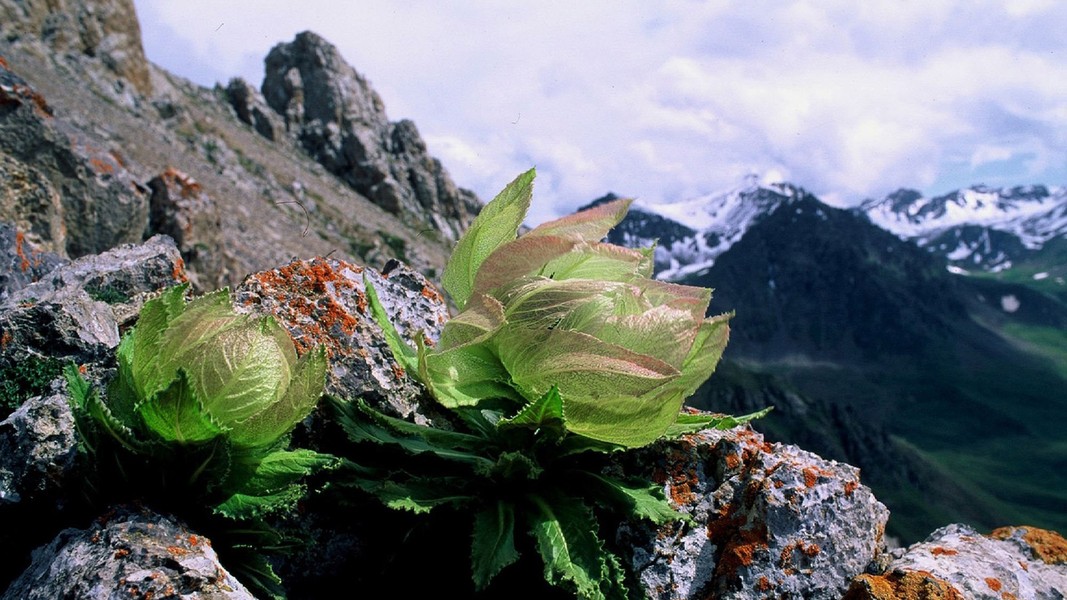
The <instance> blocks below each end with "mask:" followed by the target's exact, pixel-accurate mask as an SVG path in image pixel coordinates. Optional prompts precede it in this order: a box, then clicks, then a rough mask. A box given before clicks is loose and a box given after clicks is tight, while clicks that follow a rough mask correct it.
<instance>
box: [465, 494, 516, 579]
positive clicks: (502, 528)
mask: <svg viewBox="0 0 1067 600" xmlns="http://www.w3.org/2000/svg"><path fill="white" fill-rule="evenodd" d="M517 560H519V551H518V550H516V549H515V507H514V506H513V505H512V504H511V503H510V502H507V501H504V500H498V501H496V502H492V503H490V505H489V506H488V507H487V508H484V509H482V510H480V511H478V512H477V513H475V515H474V533H473V535H472V540H471V574H472V575H473V577H474V587H475V589H477V590H478V591H481V590H484V589H485V588H486V586H488V585H489V582H490V581H491V580H492V579H493V577H495V576H496V575H497V573H499V572H500V571H501V570H503V569H504V567H506V566H508V565H510V564H512V563H514V562H515V561H517Z"/></svg>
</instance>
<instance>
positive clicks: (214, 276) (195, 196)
mask: <svg viewBox="0 0 1067 600" xmlns="http://www.w3.org/2000/svg"><path fill="white" fill-rule="evenodd" d="M148 188H149V189H150V190H151V191H152V195H151V199H150V201H149V206H150V209H149V218H148V228H149V232H150V233H153V234H163V235H168V236H170V237H171V239H173V240H174V243H175V244H177V246H178V250H179V251H180V252H181V254H182V259H183V260H184V261H185V266H186V269H187V273H188V275H189V280H190V281H191V282H192V283H193V285H194V286H195V287H196V288H197V289H198V290H201V291H210V290H213V289H216V288H218V287H220V284H221V282H222V281H225V280H226V279H228V278H229V277H230V273H229V270H228V269H227V268H226V266H225V264H224V259H223V252H222V240H221V239H220V236H221V218H220V215H219V212H218V209H217V208H216V206H215V202H214V201H213V200H212V199H211V198H210V197H209V196H208V195H207V194H206V193H205V192H204V189H203V188H202V187H201V186H200V184H199V183H197V181H196V180H195V179H193V178H192V177H190V176H189V175H187V174H185V173H183V172H181V171H179V170H178V169H175V168H173V167H172V168H169V169H167V170H166V171H164V172H163V173H162V174H160V175H158V176H156V177H154V178H153V179H152V180H151V181H149V182H148ZM208 273H210V274H211V275H210V276H208V275H207V274H208Z"/></svg>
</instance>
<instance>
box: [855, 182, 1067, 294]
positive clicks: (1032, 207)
mask: <svg viewBox="0 0 1067 600" xmlns="http://www.w3.org/2000/svg"><path fill="white" fill-rule="evenodd" d="M856 210H857V211H858V212H860V213H862V214H865V215H866V216H867V217H868V218H869V219H870V220H871V222H872V223H874V224H876V225H878V226H879V227H881V228H883V229H885V230H887V231H891V232H893V233H894V234H896V235H898V236H900V237H901V238H902V239H907V240H912V241H914V242H915V243H916V244H918V245H919V246H921V247H923V248H926V249H928V250H930V251H931V252H934V253H935V254H938V255H940V256H944V257H945V258H946V259H947V260H948V261H949V264H951V265H953V266H954V267H957V268H959V269H963V270H967V271H970V270H981V271H989V272H993V273H996V272H999V271H1004V270H1006V269H1010V268H1011V267H1012V266H1013V265H1015V264H1018V263H1020V262H1023V261H1026V260H1027V259H1029V258H1032V257H1033V256H1034V255H1035V254H1037V253H1038V252H1039V251H1040V250H1041V249H1042V248H1043V247H1044V246H1045V244H1047V243H1048V242H1050V241H1052V240H1054V239H1056V238H1061V239H1062V238H1064V237H1065V236H1067V188H1062V187H1054V188H1049V187H1046V186H1043V185H1030V186H1018V187H1013V188H990V187H986V186H975V187H971V188H967V189H962V190H957V191H955V192H951V193H949V194H945V195H943V196H937V197H935V198H926V197H924V196H923V195H922V194H921V193H919V192H917V191H915V190H907V189H900V190H897V191H895V192H893V193H892V194H889V195H888V196H886V197H885V198H882V199H880V200H874V199H871V200H866V201H864V202H863V203H862V204H861V205H860V206H859V207H858V208H857V209H856ZM1062 275H1063V273H1062V272H1061V273H1059V274H1058V275H1057V276H1062Z"/></svg>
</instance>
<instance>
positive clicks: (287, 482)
mask: <svg viewBox="0 0 1067 600" xmlns="http://www.w3.org/2000/svg"><path fill="white" fill-rule="evenodd" d="M337 462H338V459H336V458H335V457H333V456H330V455H328V454H320V453H318V452H314V451H312V450H306V449H300V450H292V451H287V450H275V451H272V452H269V453H267V454H265V455H264V454H263V453H262V452H258V451H250V450H247V449H235V451H234V452H233V453H232V458H231V468H232V470H233V471H234V474H233V475H232V477H231V481H230V483H229V485H228V486H227V488H228V489H229V490H231V491H232V492H233V494H232V495H231V496H230V497H229V498H227V499H226V500H225V501H223V502H222V503H221V504H219V505H218V506H216V507H215V512H217V513H219V514H222V515H225V516H227V517H230V518H234V519H247V518H258V517H260V516H262V515H265V514H268V513H272V512H279V511H282V510H287V509H289V508H292V507H293V506H295V505H296V503H297V502H298V501H299V500H300V499H301V498H303V496H304V492H305V490H304V487H303V486H302V485H300V480H301V479H302V478H303V477H305V476H307V475H311V474H312V473H315V472H317V471H319V470H321V469H326V468H331V467H333V466H335V465H336V464H337Z"/></svg>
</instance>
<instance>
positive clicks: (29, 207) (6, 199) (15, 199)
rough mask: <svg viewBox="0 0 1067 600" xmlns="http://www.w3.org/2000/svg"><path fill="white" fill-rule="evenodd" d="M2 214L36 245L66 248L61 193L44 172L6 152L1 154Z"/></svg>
mask: <svg viewBox="0 0 1067 600" xmlns="http://www.w3.org/2000/svg"><path fill="white" fill-rule="evenodd" d="M0 215H3V216H2V218H3V219H6V220H8V221H10V222H11V223H12V224H13V225H14V226H15V228H16V229H17V230H18V231H20V232H21V234H22V236H23V239H25V240H26V241H28V242H30V243H31V244H34V246H35V247H37V248H39V249H41V250H46V251H49V252H57V251H58V252H64V251H65V249H66V243H67V230H66V227H65V225H64V223H63V218H62V215H63V204H62V201H61V200H60V198H59V193H58V192H56V189H55V187H53V186H52V182H51V181H49V180H48V178H47V177H45V176H44V174H43V173H41V172H40V171H38V170H37V169H35V168H33V167H31V166H29V165H27V164H26V163H24V162H22V161H19V160H16V159H15V158H14V157H11V156H8V155H6V154H0Z"/></svg>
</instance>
